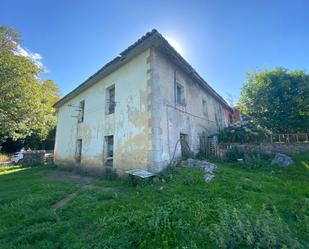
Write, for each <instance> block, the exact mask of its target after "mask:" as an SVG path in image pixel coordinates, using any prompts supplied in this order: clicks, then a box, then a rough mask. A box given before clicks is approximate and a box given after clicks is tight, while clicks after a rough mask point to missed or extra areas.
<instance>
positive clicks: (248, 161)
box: [243, 151, 270, 169]
mask: <svg viewBox="0 0 309 249" xmlns="http://www.w3.org/2000/svg"><path fill="white" fill-rule="evenodd" d="M243 166H245V167H246V168H250V169H260V168H265V167H269V166H270V156H269V155H267V154H265V153H261V152H256V151H253V152H249V153H245V154H244V164H243Z"/></svg>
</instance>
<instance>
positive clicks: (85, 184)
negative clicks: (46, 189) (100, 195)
mask: <svg viewBox="0 0 309 249" xmlns="http://www.w3.org/2000/svg"><path fill="white" fill-rule="evenodd" d="M45 177H46V179H47V180H52V181H64V182H73V183H77V184H80V185H81V186H80V189H79V190H78V191H76V192H74V193H71V194H69V195H67V196H65V197H64V198H62V199H61V200H60V201H58V202H57V203H55V204H54V205H52V206H51V210H53V211H56V210H57V209H59V208H62V207H63V206H65V205H66V204H68V203H69V202H70V201H72V200H73V199H74V198H76V197H77V195H78V194H79V192H80V191H82V190H93V189H94V190H99V191H104V192H117V189H116V188H112V187H104V186H96V185H94V182H95V181H96V178H94V177H91V176H82V175H79V174H78V173H75V172H72V171H64V170H53V171H49V172H48V173H47V175H46V176H45Z"/></svg>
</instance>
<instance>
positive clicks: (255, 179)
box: [0, 154, 309, 249]
mask: <svg viewBox="0 0 309 249" xmlns="http://www.w3.org/2000/svg"><path fill="white" fill-rule="evenodd" d="M294 159H295V160H296V162H297V163H296V165H295V166H292V167H289V168H285V169H282V168H276V167H274V168H271V167H270V166H269V168H268V169H263V170H262V169H260V170H252V169H244V168H241V167H239V166H238V165H236V164H228V163H218V164H217V165H218V169H217V172H216V176H215V178H214V180H213V181H211V182H210V183H205V182H204V180H203V172H201V171H199V170H197V169H190V168H183V167H177V168H173V169H170V170H167V171H165V172H164V173H163V174H162V179H161V180H160V181H155V182H152V183H138V184H137V185H133V184H132V183H131V182H129V181H127V180H126V181H123V180H119V179H115V180H107V179H97V180H93V181H91V182H87V184H85V183H83V182H82V181H63V180H61V179H57V177H56V178H55V177H54V178H51V177H48V176H49V175H50V174H53V173H57V172H59V171H60V169H59V168H56V167H46V166H42V167H30V168H21V167H18V166H8V167H0V247H1V248H18V249H22V248H117V249H118V248H147V249H148V248H179V249H180V248H181V249H184V248H309V168H308V164H309V154H302V155H297V156H295V157H294ZM72 193H74V194H73V195H70V194H72ZM68 196H69V197H70V198H69V199H67V203H66V202H65V203H63V205H60V206H57V205H56V206H55V204H56V203H58V202H59V201H60V200H61V199H63V198H65V197H68Z"/></svg>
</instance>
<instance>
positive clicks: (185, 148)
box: [180, 133, 190, 156]
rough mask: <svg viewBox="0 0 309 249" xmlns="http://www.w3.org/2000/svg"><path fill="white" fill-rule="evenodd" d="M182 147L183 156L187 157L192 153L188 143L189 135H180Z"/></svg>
mask: <svg viewBox="0 0 309 249" xmlns="http://www.w3.org/2000/svg"><path fill="white" fill-rule="evenodd" d="M180 147H181V155H182V156H187V155H188V154H189V153H190V147H189V143H188V135H187V134H184V133H180Z"/></svg>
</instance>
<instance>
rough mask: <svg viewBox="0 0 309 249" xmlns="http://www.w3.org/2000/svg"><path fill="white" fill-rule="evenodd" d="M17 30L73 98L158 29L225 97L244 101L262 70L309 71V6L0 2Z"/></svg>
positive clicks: (303, 0) (2, 18)
mask: <svg viewBox="0 0 309 249" xmlns="http://www.w3.org/2000/svg"><path fill="white" fill-rule="evenodd" d="M0 6H1V13H0V25H4V26H13V27H15V28H16V29H17V30H18V31H19V32H20V33H21V35H22V37H23V43H22V45H23V47H24V48H26V49H28V50H29V51H32V52H36V53H39V54H40V55H41V56H42V63H43V64H44V66H45V67H46V68H47V70H48V72H47V73H44V74H43V75H42V76H43V77H44V78H49V79H52V80H54V81H55V82H56V83H57V84H58V86H59V87H60V89H61V91H62V95H65V94H67V93H68V92H69V91H71V90H72V89H73V88H75V87H76V86H77V85H78V84H80V83H82V82H83V81H84V80H85V79H87V78H88V77H89V76H90V75H92V74H93V73H95V72H96V71H97V70H98V69H99V68H100V67H102V66H103V65H104V64H105V63H107V62H108V61H109V60H111V59H112V58H114V57H115V56H117V55H118V54H119V53H120V52H121V51H122V50H124V49H125V48H127V47H128V46H129V45H130V44H132V43H133V42H135V41H136V40H137V39H138V38H139V37H140V36H142V35H143V34H144V33H146V32H147V31H150V30H151V29H152V28H156V29H157V30H158V31H159V32H161V33H162V34H163V35H164V36H167V37H168V38H170V39H173V40H175V41H177V43H178V44H179V46H181V49H182V50H183V56H184V57H185V58H186V59H187V60H188V62H189V63H190V64H191V65H192V66H193V67H194V68H195V69H196V70H197V71H198V72H199V74H200V75H201V76H202V77H203V78H204V79H205V80H206V81H207V82H208V83H209V84H210V85H211V86H212V87H213V88H214V89H215V90H217V91H218V92H219V93H220V94H221V95H222V96H223V97H225V98H226V97H227V93H229V94H231V95H233V96H235V97H236V98H237V97H238V96H239V92H240V88H241V85H242V83H243V82H244V80H245V74H246V72H247V71H253V70H255V69H256V68H257V67H258V68H263V67H267V68H269V69H272V68H274V67H276V66H283V67H286V68H288V69H306V70H307V71H309V14H308V13H309V1H307V0H291V1H289V0H278V1H275V0H256V1H253V0H246V1H240V0H230V1H227V0H226V1H217V0H216V1H215V0H212V1H207V0H204V1H189V0H187V1H181V0H178V1H168V0H165V1H145V0H144V1H116V0H113V1H103V0H101V1H99V0H98V1H96V0H88V1H86V0H83V1H82V0H74V1H73V0H65V1H60V0H52V1H51V0H45V1H40V0H27V1H23V0H20V1H16V0H0Z"/></svg>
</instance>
